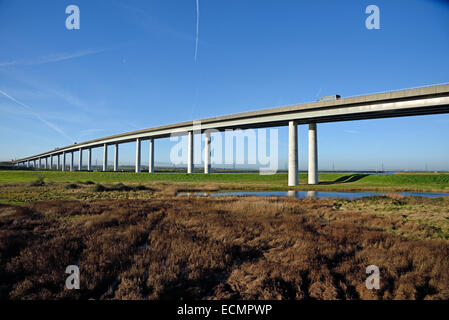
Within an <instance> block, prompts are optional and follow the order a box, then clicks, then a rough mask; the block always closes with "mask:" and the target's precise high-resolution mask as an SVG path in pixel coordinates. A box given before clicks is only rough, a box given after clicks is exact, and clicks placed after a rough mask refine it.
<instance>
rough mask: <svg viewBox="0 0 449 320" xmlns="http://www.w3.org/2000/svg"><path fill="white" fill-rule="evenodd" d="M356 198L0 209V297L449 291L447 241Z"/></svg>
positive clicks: (427, 294)
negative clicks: (374, 283)
mask: <svg viewBox="0 0 449 320" xmlns="http://www.w3.org/2000/svg"><path fill="white" fill-rule="evenodd" d="M364 201H365V200H364ZM366 201H367V202H366V207H367V208H369V206H370V205H371V206H373V207H374V208H377V207H378V206H382V205H383V206H388V203H391V202H392V201H412V202H413V201H415V200H404V199H395V198H394V197H393V198H386V199H380V200H379V199H378V200H374V199H373V200H366ZM369 201H374V202H375V201H377V204H370V202H369ZM437 202H438V201H437ZM437 202H432V201H430V202H429V203H432V205H434V206H435V207H438V203H437ZM354 203H356V202H354ZM354 203H349V202H345V201H332V200H320V201H317V200H311V199H306V200H297V199H287V198H284V199H278V198H255V197H254V198H226V199H219V198H212V199H210V198H198V197H190V198H181V197H169V196H165V197H164V198H163V199H157V198H156V199H155V198H153V199H151V200H104V201H93V202H79V201H45V202H37V203H29V204H26V205H24V206H10V205H3V206H0V254H1V255H0V298H1V299H61V298H70V299H89V298H94V299H178V298H193V299H228V298H230V299H449V274H448V270H449V259H448V258H449V244H448V243H447V241H444V240H426V239H423V238H421V239H422V240H413V241H412V240H407V239H404V238H403V237H398V236H396V235H392V234H389V233H387V232H385V231H384V230H386V231H389V230H390V229H391V228H392V226H393V225H395V224H398V222H397V221H396V220H395V219H396V217H392V218H389V217H385V216H382V215H375V214H372V213H363V214H361V213H360V212H359V211H358V210H355V209H356V208H358V206H356V204H354ZM381 203H384V204H381ZM385 203H387V204H385ZM359 204H362V205H363V204H364V203H363V202H359ZM417 205H418V204H417ZM351 206H353V207H352V209H351ZM368 211H369V210H368ZM442 212H444V209H442ZM414 223H416V222H415V221H407V222H406V223H405V224H403V225H401V226H398V227H397V228H399V229H401V228H403V230H405V231H403V232H405V233H407V232H408V231H407V230H408V229H407V228H412V229H413V224H414ZM418 234H419V233H418ZM423 237H424V235H423ZM428 238H432V233H431V234H430V236H428ZM76 263H79V266H80V271H81V290H66V289H64V283H65V278H66V276H67V275H66V274H64V270H65V268H66V266H67V265H70V264H76ZM370 264H374V265H377V266H379V267H380V270H381V289H380V290H377V291H370V290H368V289H366V287H365V279H366V274H365V268H366V266H368V265H370Z"/></svg>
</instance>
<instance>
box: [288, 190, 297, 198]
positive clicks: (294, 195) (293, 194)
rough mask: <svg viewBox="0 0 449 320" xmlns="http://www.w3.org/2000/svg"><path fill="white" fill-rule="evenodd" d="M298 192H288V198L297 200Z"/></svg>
mask: <svg viewBox="0 0 449 320" xmlns="http://www.w3.org/2000/svg"><path fill="white" fill-rule="evenodd" d="M297 196H298V191H296V190H288V191H287V197H292V198H297Z"/></svg>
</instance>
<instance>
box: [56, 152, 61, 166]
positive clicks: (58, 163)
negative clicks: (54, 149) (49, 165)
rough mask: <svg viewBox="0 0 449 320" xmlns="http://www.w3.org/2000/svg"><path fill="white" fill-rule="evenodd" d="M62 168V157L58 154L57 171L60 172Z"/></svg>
mask: <svg viewBox="0 0 449 320" xmlns="http://www.w3.org/2000/svg"><path fill="white" fill-rule="evenodd" d="M60 166H61V155H60V154H58V162H56V170H59V167H60Z"/></svg>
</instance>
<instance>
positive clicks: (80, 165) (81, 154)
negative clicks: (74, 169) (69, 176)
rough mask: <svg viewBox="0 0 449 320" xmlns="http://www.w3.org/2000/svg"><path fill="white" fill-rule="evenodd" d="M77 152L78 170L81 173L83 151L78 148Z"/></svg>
mask: <svg viewBox="0 0 449 320" xmlns="http://www.w3.org/2000/svg"><path fill="white" fill-rule="evenodd" d="M78 152H79V153H78V170H79V171H81V170H82V169H83V149H81V148H80V149H79V151H78Z"/></svg>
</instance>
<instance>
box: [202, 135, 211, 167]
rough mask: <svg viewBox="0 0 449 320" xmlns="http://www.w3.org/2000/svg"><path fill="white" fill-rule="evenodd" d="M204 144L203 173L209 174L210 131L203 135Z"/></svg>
mask: <svg viewBox="0 0 449 320" xmlns="http://www.w3.org/2000/svg"><path fill="white" fill-rule="evenodd" d="M204 137H205V140H206V141H205V146H204V173H205V174H209V173H210V168H211V163H210V132H208V131H206V133H205V135H204Z"/></svg>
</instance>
